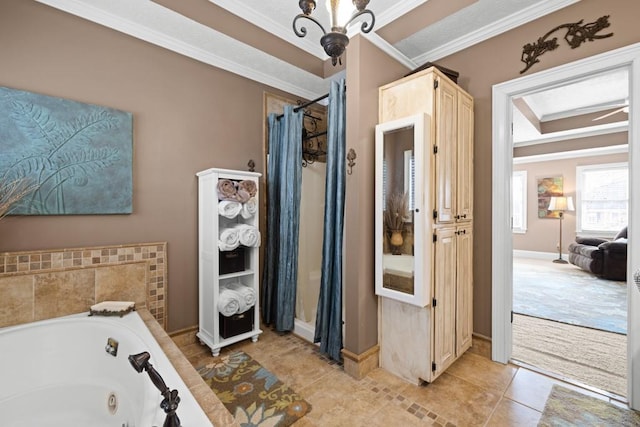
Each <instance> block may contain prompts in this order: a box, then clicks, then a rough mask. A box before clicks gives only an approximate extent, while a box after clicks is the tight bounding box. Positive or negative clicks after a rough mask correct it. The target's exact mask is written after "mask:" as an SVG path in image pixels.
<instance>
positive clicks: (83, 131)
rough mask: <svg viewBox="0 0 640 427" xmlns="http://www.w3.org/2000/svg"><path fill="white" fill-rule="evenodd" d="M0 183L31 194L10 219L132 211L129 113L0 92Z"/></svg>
mask: <svg viewBox="0 0 640 427" xmlns="http://www.w3.org/2000/svg"><path fill="white" fill-rule="evenodd" d="M0 152H1V153H2V155H1V156H0V183H7V182H14V181H16V180H28V182H29V184H31V185H33V186H34V188H35V191H33V192H32V193H31V194H30V195H29V196H28V197H26V198H24V199H23V200H22V201H21V202H20V203H19V204H18V205H17V206H15V208H14V209H13V210H12V212H11V214H12V215H82V214H129V213H131V212H132V196H133V172H132V166H133V130H132V115H131V113H128V112H124V111H120V110H115V109H112V108H107V107H101V106H97V105H92V104H85V103H81V102H76V101H71V100H67V99H62V98H56V97H51V96H45V95H40V94H36V93H32V92H26V91H22V90H16V89H11V88H6V87H0Z"/></svg>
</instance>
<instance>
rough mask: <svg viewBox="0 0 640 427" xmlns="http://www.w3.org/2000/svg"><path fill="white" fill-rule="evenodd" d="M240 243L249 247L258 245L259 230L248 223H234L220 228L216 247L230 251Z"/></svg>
mask: <svg viewBox="0 0 640 427" xmlns="http://www.w3.org/2000/svg"><path fill="white" fill-rule="evenodd" d="M240 245H244V246H247V247H250V248H252V247H257V246H260V231H259V230H258V229H257V228H256V227H254V226H252V225H249V224H235V225H233V226H231V227H229V228H224V229H222V230H220V235H219V239H218V249H220V250H221V251H232V250H234V249H235V248H237V247H238V246H240Z"/></svg>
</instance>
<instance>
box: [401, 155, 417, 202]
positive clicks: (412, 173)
mask: <svg viewBox="0 0 640 427" xmlns="http://www.w3.org/2000/svg"><path fill="white" fill-rule="evenodd" d="M404 171H405V173H404V192H405V194H407V198H408V202H409V210H410V211H413V210H414V208H415V197H414V189H415V183H416V170H415V160H414V158H413V150H405V152H404Z"/></svg>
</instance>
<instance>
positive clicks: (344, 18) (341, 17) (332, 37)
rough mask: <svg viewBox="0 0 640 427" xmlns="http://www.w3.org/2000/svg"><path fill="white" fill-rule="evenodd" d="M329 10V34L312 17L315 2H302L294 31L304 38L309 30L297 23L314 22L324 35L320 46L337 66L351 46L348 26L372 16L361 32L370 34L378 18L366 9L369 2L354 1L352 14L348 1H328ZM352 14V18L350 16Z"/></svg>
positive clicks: (307, 0) (299, 3)
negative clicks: (306, 20)
mask: <svg viewBox="0 0 640 427" xmlns="http://www.w3.org/2000/svg"><path fill="white" fill-rule="evenodd" d="M326 2H327V9H328V10H329V13H330V14H331V31H330V32H328V33H327V31H326V30H325V29H324V27H323V26H322V24H320V22H318V20H317V19H315V18H314V17H312V16H311V13H312V12H313V10H314V9H315V8H316V2H315V0H300V1H299V2H298V6H300V9H301V10H302V13H301V14H299V15H297V16H296V17H295V18H294V19H293V31H294V32H295V33H296V35H297V36H298V37H304V36H306V35H307V28H306V27H303V26H301V27H300V29H298V28H297V27H296V22H298V20H299V19H303V18H304V19H308V20H310V21H313V22H315V23H316V25H318V27H320V29H321V30H322V32H323V33H324V35H323V36H322V38H320V44H321V45H322V47H323V48H324V51H325V52H326V54H327V55H329V56H330V57H331V63H332V64H333V65H334V66H335V65H336V63H337V62H338V60H340V64H342V60H341V59H340V58H341V56H342V54H343V53H344V50H345V48H346V47H347V45H348V44H349V37H347V26H348V25H349V24H351V23H352V22H353V21H354V20H355V19H357V18H358V17H360V16H363V15H370V16H371V22H368V21H364V22H363V23H362V26H361V27H360V30H361V31H362V32H363V33H368V32H369V31H371V30H372V29H373V25H374V24H375V22H376V17H375V16H374V15H373V12H371V11H370V10H369V9H366V7H367V5H368V4H369V0H352V3H353V6H355V8H356V10H355V11H353V12H352V10H353V9H352V7H351V6H350V5H349V4H348V2H347V1H346V0H342V1H341V0H326ZM348 13H351V16H349V15H348Z"/></svg>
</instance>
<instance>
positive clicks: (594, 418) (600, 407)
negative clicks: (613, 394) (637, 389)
mask: <svg viewBox="0 0 640 427" xmlns="http://www.w3.org/2000/svg"><path fill="white" fill-rule="evenodd" d="M638 425H640V413H638V412H636V411H632V410H630V409H625V408H620V407H618V406H615V405H613V404H611V403H609V402H605V401H603V400H600V399H598V398H595V397H591V396H586V395H584V394H581V393H578V392H577V391H573V390H569V389H568V388H565V387H561V386H558V385H554V386H553V388H552V389H551V394H550V395H549V398H548V399H547V403H546V405H545V407H544V411H543V412H542V417H541V418H540V422H539V423H538V426H540V427H552V426H553V427H558V426H625V427H631V426H638Z"/></svg>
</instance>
